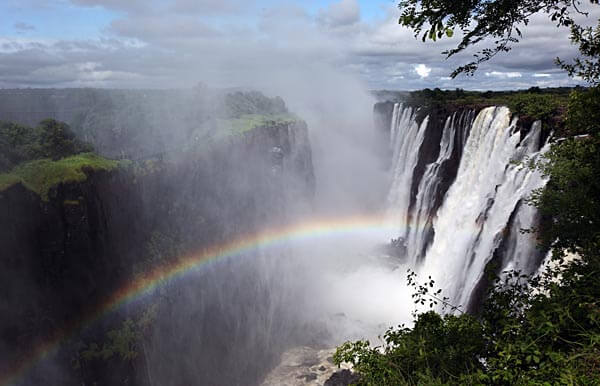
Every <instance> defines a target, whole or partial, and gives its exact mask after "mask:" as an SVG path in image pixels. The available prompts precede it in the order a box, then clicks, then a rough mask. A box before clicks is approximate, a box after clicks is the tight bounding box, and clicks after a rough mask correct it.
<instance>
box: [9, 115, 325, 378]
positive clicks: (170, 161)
mask: <svg viewBox="0 0 600 386" xmlns="http://www.w3.org/2000/svg"><path fill="white" fill-rule="evenodd" d="M85 172H86V175H87V178H86V179H85V180H84V181H80V182H67V183H60V184H58V185H56V186H52V187H51V188H50V191H49V192H48V197H47V199H45V198H43V197H41V196H39V195H38V194H36V193H35V192H32V191H30V190H28V189H27V188H26V187H25V186H24V185H23V184H21V183H17V184H14V185H12V186H11V187H9V188H7V189H5V190H4V191H2V192H0V208H1V209H0V245H1V249H2V252H1V253H0V256H1V257H0V264H1V265H2V267H3V269H2V270H1V271H0V283H1V284H0V287H1V289H2V293H3V294H4V295H3V296H2V298H1V300H0V312H1V313H2V315H3V318H2V320H1V321H0V357H2V358H7V361H2V365H0V372H6V371H8V369H10V368H12V367H14V364H15V363H19V362H20V361H24V360H27V357H28V355H30V352H31V351H32V350H33V349H34V348H35V347H36V346H38V345H40V344H43V342H45V341H47V340H48V339H49V338H50V337H51V336H52V335H53V334H54V333H55V332H56V331H57V330H60V329H61V328H63V326H65V325H69V324H70V323H72V322H73V321H74V320H77V319H78V318H79V317H80V316H81V315H85V314H86V313H88V312H90V311H93V309H94V308H95V307H97V305H98V304H99V302H101V301H102V300H103V299H104V298H106V297H107V296H109V295H110V294H111V293H112V291H114V290H115V289H117V288H119V287H120V286H122V285H123V284H124V283H127V282H128V281H131V280H133V279H134V278H135V277H136V275H138V274H140V272H141V271H143V270H145V269H150V268H151V267H152V266H154V265H156V264H161V263H164V262H165V260H168V259H172V258H177V257H179V256H180V255H182V254H185V253H191V252H193V251H197V250H201V249H202V248H205V247H208V246H211V245H214V244H218V243H220V242H223V241H225V240H228V239H231V238H234V237H236V236H239V235H241V234H246V233H251V232H253V231H259V230H260V229H263V228H265V227H267V226H273V225H274V224H283V223H285V222H286V221H288V220H290V218H291V217H292V216H293V211H294V208H297V207H298V206H299V205H303V206H310V198H311V196H312V194H313V190H314V175H313V169H312V159H311V149H310V144H309V142H308V133H307V127H306V125H305V124H304V123H303V122H301V121H299V120H296V121H285V122H281V121H273V122H267V123H264V124H262V125H260V126H257V127H252V128H250V129H249V130H246V131H244V132H242V133H239V134H236V135H231V136H228V137H227V138H225V139H221V140H219V141H217V142H212V143H210V144H208V145H206V144H205V145H203V146H198V147H197V148H187V149H186V150H185V151H182V152H181V153H179V154H175V155H173V154H168V153H164V154H160V155H159V156H155V157H153V158H149V159H145V160H138V161H136V162H132V163H129V164H127V165H126V166H121V167H120V168H118V169H115V170H112V171H94V170H86V171H85ZM260 271H261V270H260V269H259V267H257V266H256V264H254V265H253V264H250V263H247V262H238V261H236V262H226V263H223V264H219V265H215V266H211V268H210V269H207V270H206V271H205V272H204V273H202V274H200V275H199V277H198V278H196V280H194V281H193V282H192V283H186V284H185V285H183V286H179V290H178V291H180V292H177V291H174V292H170V293H169V301H168V302H166V303H165V304H167V305H166V306H164V307H162V308H160V310H159V317H158V318H157V320H159V321H160V320H161V318H162V320H165V323H164V325H163V324H161V323H160V322H156V324H155V325H154V327H153V329H152V330H151V332H150V336H149V337H147V339H146V340H147V341H148V342H151V344H152V347H153V348H146V352H145V353H144V356H143V358H142V355H139V357H138V359H137V360H133V361H130V362H131V363H130V364H127V361H119V360H116V359H114V358H111V359H110V360H107V361H102V360H92V361H88V362H85V363H81V361H80V363H78V365H77V366H75V367H73V366H72V363H71V362H70V360H71V359H73V358H72V357H73V355H78V351H77V349H75V348H74V346H73V341H80V342H84V344H87V343H86V342H89V341H99V340H101V339H102V336H103V335H102V334H103V333H104V332H105V330H106V329H107V328H110V327H113V326H114V325H115V323H118V322H119V321H120V320H121V319H123V318H124V317H126V316H128V315H130V314H131V312H133V314H135V312H137V311H136V310H135V309H134V310H122V311H123V312H121V313H115V314H113V315H111V316H109V317H108V318H106V319H105V320H103V321H101V322H99V323H98V325H95V326H91V327H90V328H88V329H86V330H84V331H80V332H79V333H78V334H76V335H75V336H74V337H72V338H71V339H70V342H63V343H64V344H63V349H61V350H59V354H58V356H57V358H56V359H55V360H56V362H57V363H55V364H53V365H52V366H53V368H54V370H53V371H52V372H51V378H50V379H49V378H47V377H48V376H49V373H48V371H47V370H48V369H47V368H44V367H43V365H40V366H42V367H40V368H37V369H36V370H35V371H34V370H32V371H31V372H30V373H29V374H24V376H26V377H25V378H24V380H23V382H24V384H36V383H37V382H42V381H43V383H45V384H81V383H82V382H83V383H85V384H94V383H95V382H98V384H117V383H119V384H120V383H121V382H123V381H124V380H127V379H129V381H130V382H133V384H148V383H149V379H150V373H152V378H154V382H158V383H154V384H198V383H203V384H252V383H254V382H256V381H257V380H258V379H259V378H260V374H262V371H264V368H265V367H268V366H269V363H270V361H271V360H272V358H271V356H272V355H276V353H277V349H276V348H275V349H274V350H270V349H267V346H265V345H267V344H268V342H267V341H262V342H261V341H260V339H259V340H256V338H255V336H254V331H253V329H254V328H256V327H257V326H258V325H259V324H260V323H264V322H263V321H261V318H262V315H263V313H264V312H267V309H268V308H269V307H272V303H273V299H270V298H269V297H268V293H266V292H265V291H264V288H262V287H261V285H269V286H270V285H273V283H269V282H267V283H261V280H262V279H260V277H261V276H260V275H262V273H261V272H260ZM274 273H275V272H271V274H274ZM182 288H183V289H182ZM199 297H200V298H201V299H199ZM224 299H229V300H228V301H225V302H224ZM228 302H229V303H228ZM189 304H192V305H193V306H189ZM249 305H250V306H251V307H253V310H252V311H251V312H245V313H244V315H242V314H241V313H240V312H238V311H239V308H240V307H248V306H249ZM145 306H147V304H144V305H137V308H143V307H145ZM134 308H135V307H134ZM241 318H243V319H241ZM175 319H177V320H175ZM190 319H192V320H193V321H194V322H193V324H191V323H190ZM269 323H271V324H273V325H275V326H276V325H277V324H278V323H280V324H282V323H283V321H280V322H278V321H276V320H275V321H269ZM178 325H179V327H177V326H178ZM190 326H193V330H190ZM217 327H218V328H217ZM166 328H168V329H177V328H180V329H181V330H180V332H182V333H181V334H178V335H177V336H176V337H171V334H170V333H168V332H165V330H164V329H166ZM184 330H185V331H186V333H183V331H184ZM192 333H193V334H192ZM190 334H191V335H190ZM231 340H233V341H236V343H235V344H234V346H235V350H232V351H231V352H223V350H226V349H225V347H230V346H231V344H230V343H228V342H229V341H231ZM191 342H194V343H195V344H193V345H192V344H191ZM171 350H187V354H189V355H186V354H182V355H181V356H177V358H169V357H168V355H165V354H164V353H165V352H170V351H171ZM159 351H160V352H161V353H163V355H162V356H160V357H159V356H158V352H159ZM153 355H154V356H153ZM69 357H71V358H70V359H69ZM249 357H250V358H252V360H249V359H248V358H249ZM215 358H219V360H218V361H216V360H215ZM142 359H143V360H142ZM192 359H193V362H190V361H191V360H192ZM153 361H156V362H153ZM123 362H125V363H126V365H122V363H123ZM132 366H133V367H132ZM143 367H145V369H144V371H141V370H140V369H141V368H143ZM149 367H152V368H153V369H149ZM232 368H235V369H237V371H231V369H232ZM149 370H152V371H149ZM52 377H54V378H52Z"/></svg>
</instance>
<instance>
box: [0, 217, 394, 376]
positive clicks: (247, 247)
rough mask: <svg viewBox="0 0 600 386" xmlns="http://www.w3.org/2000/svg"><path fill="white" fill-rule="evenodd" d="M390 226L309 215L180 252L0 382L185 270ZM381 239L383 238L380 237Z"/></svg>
mask: <svg viewBox="0 0 600 386" xmlns="http://www.w3.org/2000/svg"><path fill="white" fill-rule="evenodd" d="M394 230H395V231H396V232H397V231H398V224H396V226H395V227H394V226H392V225H391V224H390V223H386V222H385V221H383V219H382V218H381V217H377V216H353V217H345V218H326V219H313V220H308V221H301V222H298V223H295V224H291V225H287V226H282V227H279V228H275V229H270V230H267V231H263V232H260V233H256V234H249V235H245V236H243V237H239V238H237V239H235V240H233V241H230V242H228V243H224V244H221V245H215V246H212V247H210V248H207V249H204V250H202V251H200V252H197V253H193V254H190V255H186V256H183V257H181V258H179V259H177V260H175V261H174V262H171V263H169V264H166V265H163V266H159V267H157V268H155V269H153V270H152V271H150V272H148V273H146V274H145V275H144V276H142V277H140V278H138V279H136V280H135V281H132V282H130V283H127V284H126V285H124V286H122V287H121V288H119V289H118V290H117V291H115V292H114V293H112V294H111V295H110V296H109V297H107V298H106V299H105V300H104V301H103V302H101V303H100V304H98V305H97V307H95V308H94V309H95V311H94V312H92V313H90V314H88V315H86V316H85V317H83V318H80V319H78V320H76V321H73V322H72V323H70V324H69V325H67V326H65V327H64V328H63V329H61V330H60V331H57V332H56V333H55V334H54V335H53V336H52V337H51V338H50V339H48V340H46V341H45V342H43V343H42V344H39V345H38V346H36V347H35V348H34V349H33V350H32V351H31V352H30V353H29V354H28V355H27V356H26V357H25V359H23V360H21V361H20V362H19V363H18V364H16V365H15V366H13V367H12V368H11V369H10V370H9V371H8V372H7V373H6V374H3V375H0V384H2V385H10V384H14V383H16V382H17V381H18V380H19V379H20V378H21V377H22V376H23V375H24V374H25V373H26V372H27V371H28V370H29V369H31V368H32V367H33V366H34V365H35V364H36V363H39V362H40V361H42V360H44V359H45V358H48V357H49V356H51V355H52V354H53V353H54V352H56V350H58V348H59V347H60V344H61V342H63V341H65V340H67V339H69V337H71V336H72V335H73V334H74V333H75V332H77V331H80V330H81V329H83V328H85V327H86V326H88V325H90V324H93V323H94V322H95V321H97V320H99V319H101V318H102V317H104V316H106V315H107V314H109V313H111V312H114V311H115V310H116V309H118V308H120V307H122V306H123V305H126V304H128V303H131V302H133V301H134V300H136V299H138V298H140V297H142V296H144V295H147V294H150V293H152V291H153V290H154V289H156V287H157V286H158V285H159V284H161V283H164V282H165V281H171V280H174V279H176V278H180V277H182V276H184V275H185V274H186V273H188V272H191V271H192V270H195V269H197V268H199V267H200V266H202V265H204V264H207V263H209V262H213V261H217V260H220V259H224V258H228V257H234V256H241V255H243V254H244V253H245V252H249V251H252V250H254V249H255V248H259V247H260V248H266V247H273V246H277V245H279V244H280V245H283V244H284V243H287V242H290V241H294V242H297V241H300V242H302V241H312V240H314V239H319V238H329V237H335V236H344V235H354V234H362V233H365V232H377V233H378V234H382V235H392V234H393V233H394V232H393V231H394ZM383 232H385V233H383ZM382 241H387V240H386V239H385V238H383V239H382Z"/></svg>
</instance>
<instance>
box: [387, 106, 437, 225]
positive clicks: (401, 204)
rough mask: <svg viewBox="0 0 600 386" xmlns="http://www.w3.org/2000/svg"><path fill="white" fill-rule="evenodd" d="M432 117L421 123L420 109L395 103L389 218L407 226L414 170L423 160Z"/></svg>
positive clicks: (392, 129) (392, 130) (392, 128)
mask: <svg viewBox="0 0 600 386" xmlns="http://www.w3.org/2000/svg"><path fill="white" fill-rule="evenodd" d="M428 121H429V117H426V118H425V119H424V120H423V122H422V123H421V124H420V125H419V124H418V123H417V121H416V111H415V109H413V108H411V107H404V106H403V105H402V104H396V105H394V112H393V115H392V127H391V144H392V151H393V153H392V185H391V188H390V192H389V195H388V214H387V216H388V218H389V219H390V222H395V223H398V224H399V225H400V226H401V227H402V228H403V229H406V227H407V223H408V209H409V205H410V187H411V184H412V177H413V172H414V170H415V168H416V166H417V163H418V162H419V148H420V147H421V144H422V143H423V139H424V137H425V129H426V128H427V123H428Z"/></svg>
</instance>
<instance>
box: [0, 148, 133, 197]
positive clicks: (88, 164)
mask: <svg viewBox="0 0 600 386" xmlns="http://www.w3.org/2000/svg"><path fill="white" fill-rule="evenodd" d="M121 164H122V161H114V160H109V159H106V158H103V157H101V156H99V155H97V154H94V153H82V154H78V155H74V156H71V157H67V158H63V159H60V160H57V161H53V160H51V159H48V158H45V159H39V160H35V161H29V162H25V163H22V164H20V165H18V166H16V167H15V168H14V169H12V170H11V171H10V172H9V173H4V174H0V191H2V190H6V189H8V188H9V187H11V186H13V185H15V184H17V183H22V184H23V186H25V187H26V188H27V189H29V190H31V191H33V192H35V193H37V194H38V195H39V196H40V197H41V198H42V200H44V201H47V200H48V193H49V191H50V189H51V188H52V187H53V186H56V185H58V184H60V183H67V182H82V181H85V180H86V179H87V174H86V172H85V171H86V169H87V170H93V171H99V170H103V171H109V170H113V169H115V168H117V167H119V166H121Z"/></svg>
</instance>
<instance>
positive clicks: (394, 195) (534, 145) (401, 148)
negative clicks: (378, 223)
mask: <svg viewBox="0 0 600 386" xmlns="http://www.w3.org/2000/svg"><path fill="white" fill-rule="evenodd" d="M472 116H473V113H472V112H468V111H463V112H457V113H454V114H452V115H450V116H449V117H447V118H446V120H445V123H444V125H443V132H442V136H441V141H440V146H439V153H438V156H437V159H436V160H435V162H433V163H430V164H428V165H427V166H426V168H425V172H424V174H423V177H422V178H421V180H420V181H416V183H418V189H417V191H416V194H415V193H414V192H413V194H415V196H414V197H410V194H411V193H410V186H411V183H412V178H413V173H412V171H413V169H414V165H415V164H416V162H417V161H418V160H415V158H416V157H417V156H416V155H415V154H417V155H418V153H419V148H420V146H421V144H422V142H423V136H424V133H425V132H426V131H427V125H428V123H429V122H428V121H429V120H428V119H427V118H426V119H424V120H423V122H421V124H418V122H417V121H416V120H415V112H414V111H413V109H411V108H409V107H403V106H402V105H398V106H396V107H395V108H394V116H393V119H392V128H391V139H392V145H393V149H394V158H393V163H392V165H393V168H392V176H393V183H392V187H391V190H390V195H389V200H388V205H390V206H391V208H390V209H389V210H388V212H389V213H394V215H395V217H394V219H397V220H398V221H401V220H406V224H407V226H406V228H402V227H400V229H399V230H398V234H399V235H400V237H401V238H402V239H403V241H404V242H405V244H406V245H405V246H406V254H407V258H408V260H407V262H408V264H409V265H410V266H412V267H413V268H414V269H417V270H418V272H420V273H421V274H422V275H425V276H429V275H430V276H432V277H433V278H434V279H435V280H436V282H437V284H438V286H440V287H441V288H444V290H445V296H448V297H449V298H450V299H451V301H452V302H453V303H455V304H460V305H463V306H467V305H469V303H470V301H471V300H472V299H471V297H472V296H473V294H474V292H475V289H476V287H477V286H478V283H479V282H480V281H481V280H482V276H483V273H484V271H485V268H486V265H487V264H488V263H489V262H490V261H491V260H492V259H494V262H497V263H498V265H499V268H500V269H520V270H523V271H524V272H525V273H531V272H533V271H535V270H536V269H537V267H538V266H539V263H540V259H541V253H540V252H538V251H537V250H536V246H535V240H533V239H532V235H530V234H523V233H522V232H520V230H521V229H522V228H531V227H533V226H535V225H536V224H537V221H538V216H537V213H536V211H535V208H532V207H531V206H529V205H527V204H526V203H525V200H526V198H527V197H528V196H529V195H530V193H531V191H532V190H533V189H537V188H540V187H543V186H544V184H545V183H546V180H545V179H544V178H543V177H542V176H541V175H540V174H539V173H538V172H535V171H532V170H530V169H529V168H526V167H523V166H521V165H519V164H518V161H522V160H524V159H525V158H526V157H527V158H533V159H535V158H536V157H539V155H540V154H542V153H543V152H544V151H546V150H547V147H548V145H546V146H545V147H544V148H543V149H541V150H540V149H539V143H540V136H541V125H540V123H539V122H537V123H535V124H534V125H533V127H532V128H531V130H530V131H529V133H528V134H527V135H526V136H524V138H522V133H521V132H520V131H519V130H517V119H512V120H511V113H510V111H509V109H508V108H506V107H490V108H486V109H483V110H482V111H481V112H480V113H479V114H478V115H477V117H476V118H475V119H474V120H473V119H472ZM466 126H469V130H466V129H465V127H466ZM458 131H460V133H458ZM467 133H468V136H467V137H466V141H465V140H464V138H465V137H464V136H466V134H467ZM457 134H460V135H457ZM458 150H462V151H461V152H460V154H459V155H458V157H457V155H456V154H457V151H458ZM453 157H454V159H455V161H457V162H455V163H456V166H455V168H456V170H455V175H452V177H454V176H455V177H454V178H452V181H448V186H447V187H444V186H442V182H443V181H444V179H446V180H449V178H450V177H448V174H452V173H451V170H450V169H451V167H447V168H444V165H448V164H449V161H450V160H451V159H452V158H453ZM458 161H459V162H458ZM436 200H437V201H439V204H438V205H436ZM398 223H399V224H400V225H404V224H405V223H403V222H398Z"/></svg>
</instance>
